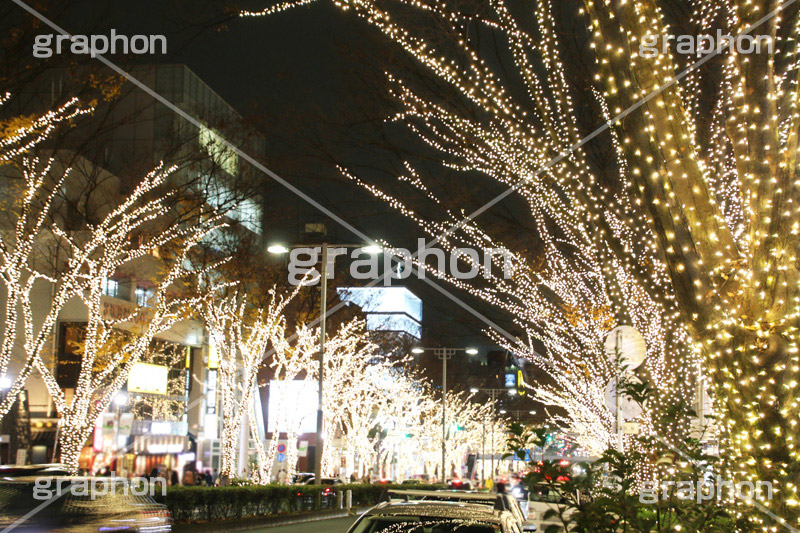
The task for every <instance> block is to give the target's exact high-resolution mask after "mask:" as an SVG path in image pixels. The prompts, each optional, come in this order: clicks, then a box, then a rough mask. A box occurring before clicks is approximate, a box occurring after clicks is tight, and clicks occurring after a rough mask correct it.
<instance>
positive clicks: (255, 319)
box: [202, 286, 300, 477]
mask: <svg viewBox="0 0 800 533" xmlns="http://www.w3.org/2000/svg"><path fill="white" fill-rule="evenodd" d="M299 290H300V287H299V286H298V288H297V289H295V290H294V291H293V292H292V293H290V294H288V295H278V294H277V293H276V291H275V289H272V290H271V291H270V296H271V298H270V301H269V304H268V305H267V307H265V308H253V307H251V306H250V305H248V302H247V298H246V297H244V296H242V295H241V294H239V293H238V292H234V293H233V294H232V295H229V296H226V297H220V298H218V299H214V300H209V301H208V302H207V303H206V305H205V306H204V307H203V309H202V314H203V318H204V320H205V323H206V326H207V328H208V331H209V333H210V335H211V339H212V341H213V343H214V346H215V349H216V350H217V352H218V354H219V358H220V364H219V378H218V379H219V382H220V388H219V390H220V397H221V402H222V436H221V439H220V441H221V442H220V449H221V461H220V469H219V473H220V475H225V476H228V477H233V476H234V475H236V474H237V473H238V471H237V448H238V444H239V440H240V433H241V425H242V421H243V420H244V417H245V416H249V415H248V413H249V411H250V409H251V406H250V404H251V403H252V401H253V393H254V392H255V391H256V390H257V377H258V369H259V368H260V367H261V365H262V364H264V363H265V361H264V359H265V355H266V354H267V349H268V347H269V346H270V345H271V346H272V350H273V351H274V352H283V351H285V350H286V347H287V341H286V318H285V317H284V315H283V312H284V310H285V308H286V305H287V304H288V303H289V302H290V301H291V300H292V299H293V298H294V297H295V296H296V295H297V293H298V291H299ZM248 437H249V434H248ZM241 466H242V467H244V466H245V465H241ZM258 475H259V477H260V476H262V475H263V472H261V470H260V469H259V474H258Z"/></svg>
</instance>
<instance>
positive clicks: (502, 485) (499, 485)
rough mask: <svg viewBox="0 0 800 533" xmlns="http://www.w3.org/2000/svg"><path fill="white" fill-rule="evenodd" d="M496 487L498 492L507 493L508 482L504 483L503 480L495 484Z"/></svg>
mask: <svg viewBox="0 0 800 533" xmlns="http://www.w3.org/2000/svg"><path fill="white" fill-rule="evenodd" d="M495 488H496V489H497V491H496V492H497V494H505V493H506V484H505V483H503V482H502V481H500V482H498V483H497V485H496V486H495Z"/></svg>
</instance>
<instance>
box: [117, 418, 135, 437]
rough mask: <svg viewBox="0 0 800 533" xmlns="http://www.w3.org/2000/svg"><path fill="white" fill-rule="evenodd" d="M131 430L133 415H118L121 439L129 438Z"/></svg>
mask: <svg viewBox="0 0 800 533" xmlns="http://www.w3.org/2000/svg"><path fill="white" fill-rule="evenodd" d="M132 429H133V413H122V414H121V415H119V434H120V436H122V437H130V436H131V430H132Z"/></svg>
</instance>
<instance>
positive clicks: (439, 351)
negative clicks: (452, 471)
mask: <svg viewBox="0 0 800 533" xmlns="http://www.w3.org/2000/svg"><path fill="white" fill-rule="evenodd" d="M426 350H433V352H434V353H435V354H436V355H437V356H438V357H439V359H441V360H442V472H441V476H442V480H444V479H445V470H446V467H447V360H448V359H450V358H451V357H453V355H455V353H456V352H457V351H464V352H467V354H469V355H475V354H477V353H478V350H477V349H475V348H421V347H415V348H412V349H411V352H412V353H416V354H420V353H423V352H424V351H426Z"/></svg>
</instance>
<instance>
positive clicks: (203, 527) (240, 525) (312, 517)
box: [172, 507, 370, 533]
mask: <svg viewBox="0 0 800 533" xmlns="http://www.w3.org/2000/svg"><path fill="white" fill-rule="evenodd" d="M369 508H370V507H352V508H350V509H349V510H348V509H334V510H330V511H309V512H306V513H297V514H286V515H278V516H264V517H255V518H245V519H242V520H225V521H222V522H200V523H191V524H175V525H173V526H172V531H174V532H175V533H182V532H184V531H192V532H202V533H216V532H220V533H222V532H225V531H250V530H253V529H261V528H265V527H277V526H288V525H292V524H302V523H305V522H316V521H318V520H328V519H330V518H344V517H347V516H358V515H360V514H361V513H363V512H364V511H366V510H367V509H369Z"/></svg>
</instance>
